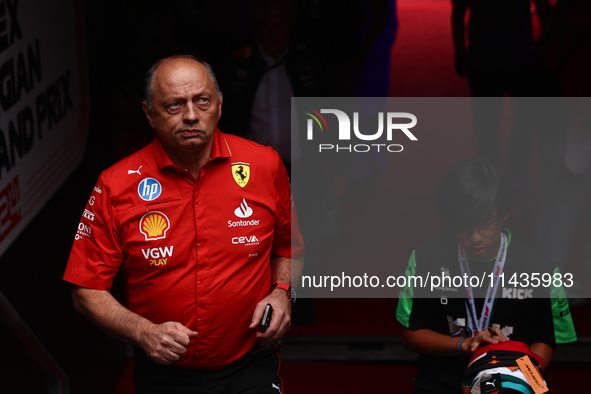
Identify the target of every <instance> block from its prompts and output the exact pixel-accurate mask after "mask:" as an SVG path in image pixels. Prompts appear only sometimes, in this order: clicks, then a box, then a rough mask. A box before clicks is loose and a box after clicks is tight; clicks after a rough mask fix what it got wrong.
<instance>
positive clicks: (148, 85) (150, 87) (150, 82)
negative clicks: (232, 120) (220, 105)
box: [144, 55, 222, 111]
mask: <svg viewBox="0 0 591 394" xmlns="http://www.w3.org/2000/svg"><path fill="white" fill-rule="evenodd" d="M175 59H191V60H195V61H196V62H198V63H200V64H201V65H203V67H205V69H206V70H207V73H208V74H209V76H210V78H211V80H212V81H213V84H214V85H215V90H216V92H217V94H218V99H219V100H221V99H222V95H221V93H220V85H219V84H218V80H217V78H216V77H215V73H214V72H213V68H212V67H211V65H209V63H207V62H204V61H203V60H201V59H199V58H198V57H196V56H193V55H176V56H170V57H167V58H164V59H160V60H159V61H157V62H156V63H155V64H154V65H153V66H152V67H150V69H149V70H148V72H147V73H146V79H145V84H144V102H145V103H146V105H147V106H148V109H149V110H150V111H152V98H153V97H154V90H155V89H156V87H155V86H154V75H155V74H156V70H158V67H160V65H161V64H162V63H163V62H165V61H168V60H175Z"/></svg>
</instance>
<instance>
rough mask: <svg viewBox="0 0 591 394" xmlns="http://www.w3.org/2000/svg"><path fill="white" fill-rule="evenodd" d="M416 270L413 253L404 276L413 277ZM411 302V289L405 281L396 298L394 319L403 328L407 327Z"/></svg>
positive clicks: (408, 282)
mask: <svg viewBox="0 0 591 394" xmlns="http://www.w3.org/2000/svg"><path fill="white" fill-rule="evenodd" d="M416 270H417V263H416V261H415V252H414V251H413V252H412V254H411V255H410V259H409V260H408V266H407V267H406V271H405V272H404V275H405V276H406V277H407V278H408V277H409V276H414V275H415V273H416ZM412 301H413V288H412V287H411V286H410V281H409V280H407V281H406V286H405V287H403V288H402V289H401V290H400V296H399V298H398V307H397V308H396V319H398V321H399V322H400V324H402V325H403V326H404V327H405V328H408V327H409V325H410V324H409V323H410V313H411V312H412Z"/></svg>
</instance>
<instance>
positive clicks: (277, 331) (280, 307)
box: [248, 289, 291, 346]
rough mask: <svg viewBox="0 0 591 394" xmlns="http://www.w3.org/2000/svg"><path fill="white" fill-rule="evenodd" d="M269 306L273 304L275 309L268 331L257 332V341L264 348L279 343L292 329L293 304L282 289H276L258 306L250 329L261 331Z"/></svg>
mask: <svg viewBox="0 0 591 394" xmlns="http://www.w3.org/2000/svg"><path fill="white" fill-rule="evenodd" d="M267 304H271V307H273V316H272V317H271V324H270V325H269V328H267V331H265V332H264V333H262V332H257V339H258V341H259V343H260V344H261V345H262V346H271V345H273V344H275V343H277V341H279V340H280V339H281V338H282V337H283V335H285V333H286V332H287V330H289V327H291V302H290V301H289V297H288V296H287V292H286V291H285V290H282V289H275V290H273V291H272V292H271V294H269V295H268V296H267V297H265V298H263V299H262V300H261V301H260V302H259V303H258V304H257V306H256V308H255V309H254V313H253V314H252V322H251V323H250V326H249V327H248V328H250V329H251V330H254V329H260V326H261V320H262V318H263V313H264V312H265V307H266V306H267Z"/></svg>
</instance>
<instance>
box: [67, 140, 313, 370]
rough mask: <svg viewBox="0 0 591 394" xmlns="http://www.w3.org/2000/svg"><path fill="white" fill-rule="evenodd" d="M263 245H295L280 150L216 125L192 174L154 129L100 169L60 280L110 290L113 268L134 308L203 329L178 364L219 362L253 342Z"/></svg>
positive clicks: (265, 285)
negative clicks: (150, 137)
mask: <svg viewBox="0 0 591 394" xmlns="http://www.w3.org/2000/svg"><path fill="white" fill-rule="evenodd" d="M292 220H293V222H294V226H293V228H294V232H293V236H292ZM271 254H274V255H278V256H282V257H288V258H291V257H293V258H298V257H300V256H301V255H302V254H303V241H302V238H301V234H300V233H299V230H298V226H297V216H296V213H295V208H294V204H293V203H292V200H291V189H290V185H289V179H288V177H287V173H286V171H285V168H284V166H283V164H282V163H281V160H280V158H279V155H277V153H276V152H275V151H273V150H272V149H271V148H269V147H263V146H261V145H258V144H256V143H254V142H251V141H248V140H245V139H242V138H239V137H236V136H233V135H227V134H222V133H221V132H220V131H219V130H216V132H215V136H214V142H213V146H212V151H211V158H210V160H209V161H208V162H207V163H206V164H205V165H204V166H203V167H202V169H201V172H200V176H199V180H198V181H197V182H196V181H195V179H194V178H193V176H192V175H191V174H190V173H189V172H188V171H187V170H185V169H182V168H179V167H177V166H175V165H174V164H173V163H172V161H171V160H170V159H169V158H168V156H167V155H166V153H165V152H164V150H163V148H162V143H161V141H160V139H159V138H158V137H157V138H156V139H155V140H154V142H153V143H152V144H151V145H149V146H147V147H145V148H144V149H142V150H140V151H138V152H136V153H135V154H133V155H131V156H129V157H127V158H125V159H123V160H122V161H120V162H118V163H117V164H115V165H114V166H112V167H111V168H109V169H107V170H106V171H104V172H103V173H102V174H101V176H100V178H99V180H98V182H97V184H96V186H95V187H94V190H93V192H92V194H91V196H90V199H89V201H88V203H87V205H86V209H85V210H84V213H83V215H82V219H81V221H80V224H79V225H78V231H77V234H76V240H75V241H74V246H73V247H72V252H71V254H70V258H69V261H68V265H67V268H66V272H65V274H64V280H66V281H68V282H71V283H74V284H76V285H79V286H82V287H86V288H91V289H97V290H106V289H110V287H111V284H112V281H113V277H114V276H115V275H116V274H117V273H118V272H119V270H121V274H122V275H123V278H124V283H125V286H126V288H125V294H126V300H125V304H126V306H127V307H128V308H129V309H130V310H132V311H134V312H136V313H138V314H139V315H141V316H144V317H145V318H147V319H149V320H150V321H152V322H154V323H163V322H167V321H175V322H179V323H181V324H183V325H184V326H186V327H188V328H190V329H192V330H195V331H197V332H198V333H199V335H198V337H197V338H196V339H192V340H191V343H190V344H189V346H188V350H187V352H186V353H185V354H184V355H183V356H181V358H180V360H178V361H177V362H175V364H177V365H181V366H183V367H186V368H207V369H220V368H222V367H224V366H225V365H227V364H228V363H230V362H232V361H234V360H236V359H238V358H239V357H241V356H242V355H244V354H245V353H247V352H248V351H250V350H251V349H252V348H253V347H255V346H256V336H255V332H254V331H252V330H249V328H248V326H249V324H250V321H251V317H252V313H253V312H254V308H255V306H256V304H257V303H258V302H259V301H260V300H261V299H263V298H264V297H265V296H267V294H268V293H269V291H270V289H271V286H272V283H271V281H272V279H271V266H270V257H271Z"/></svg>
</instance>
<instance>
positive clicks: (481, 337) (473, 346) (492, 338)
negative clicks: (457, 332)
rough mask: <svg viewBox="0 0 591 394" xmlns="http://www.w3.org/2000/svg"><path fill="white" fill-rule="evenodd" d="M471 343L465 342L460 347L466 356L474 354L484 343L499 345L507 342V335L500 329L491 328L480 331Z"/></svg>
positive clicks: (471, 339)
mask: <svg viewBox="0 0 591 394" xmlns="http://www.w3.org/2000/svg"><path fill="white" fill-rule="evenodd" d="M469 339H470V341H468V339H467V340H465V341H464V342H462V344H461V345H460V347H461V348H462V351H463V352H464V353H466V354H472V353H474V352H475V351H476V350H477V349H478V348H479V347H480V345H482V344H483V343H499V342H506V341H507V338H505V334H503V332H502V331H501V329H500V328H498V327H489V328H487V329H484V330H482V331H479V332H478V334H476V336H475V337H474V338H469Z"/></svg>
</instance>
